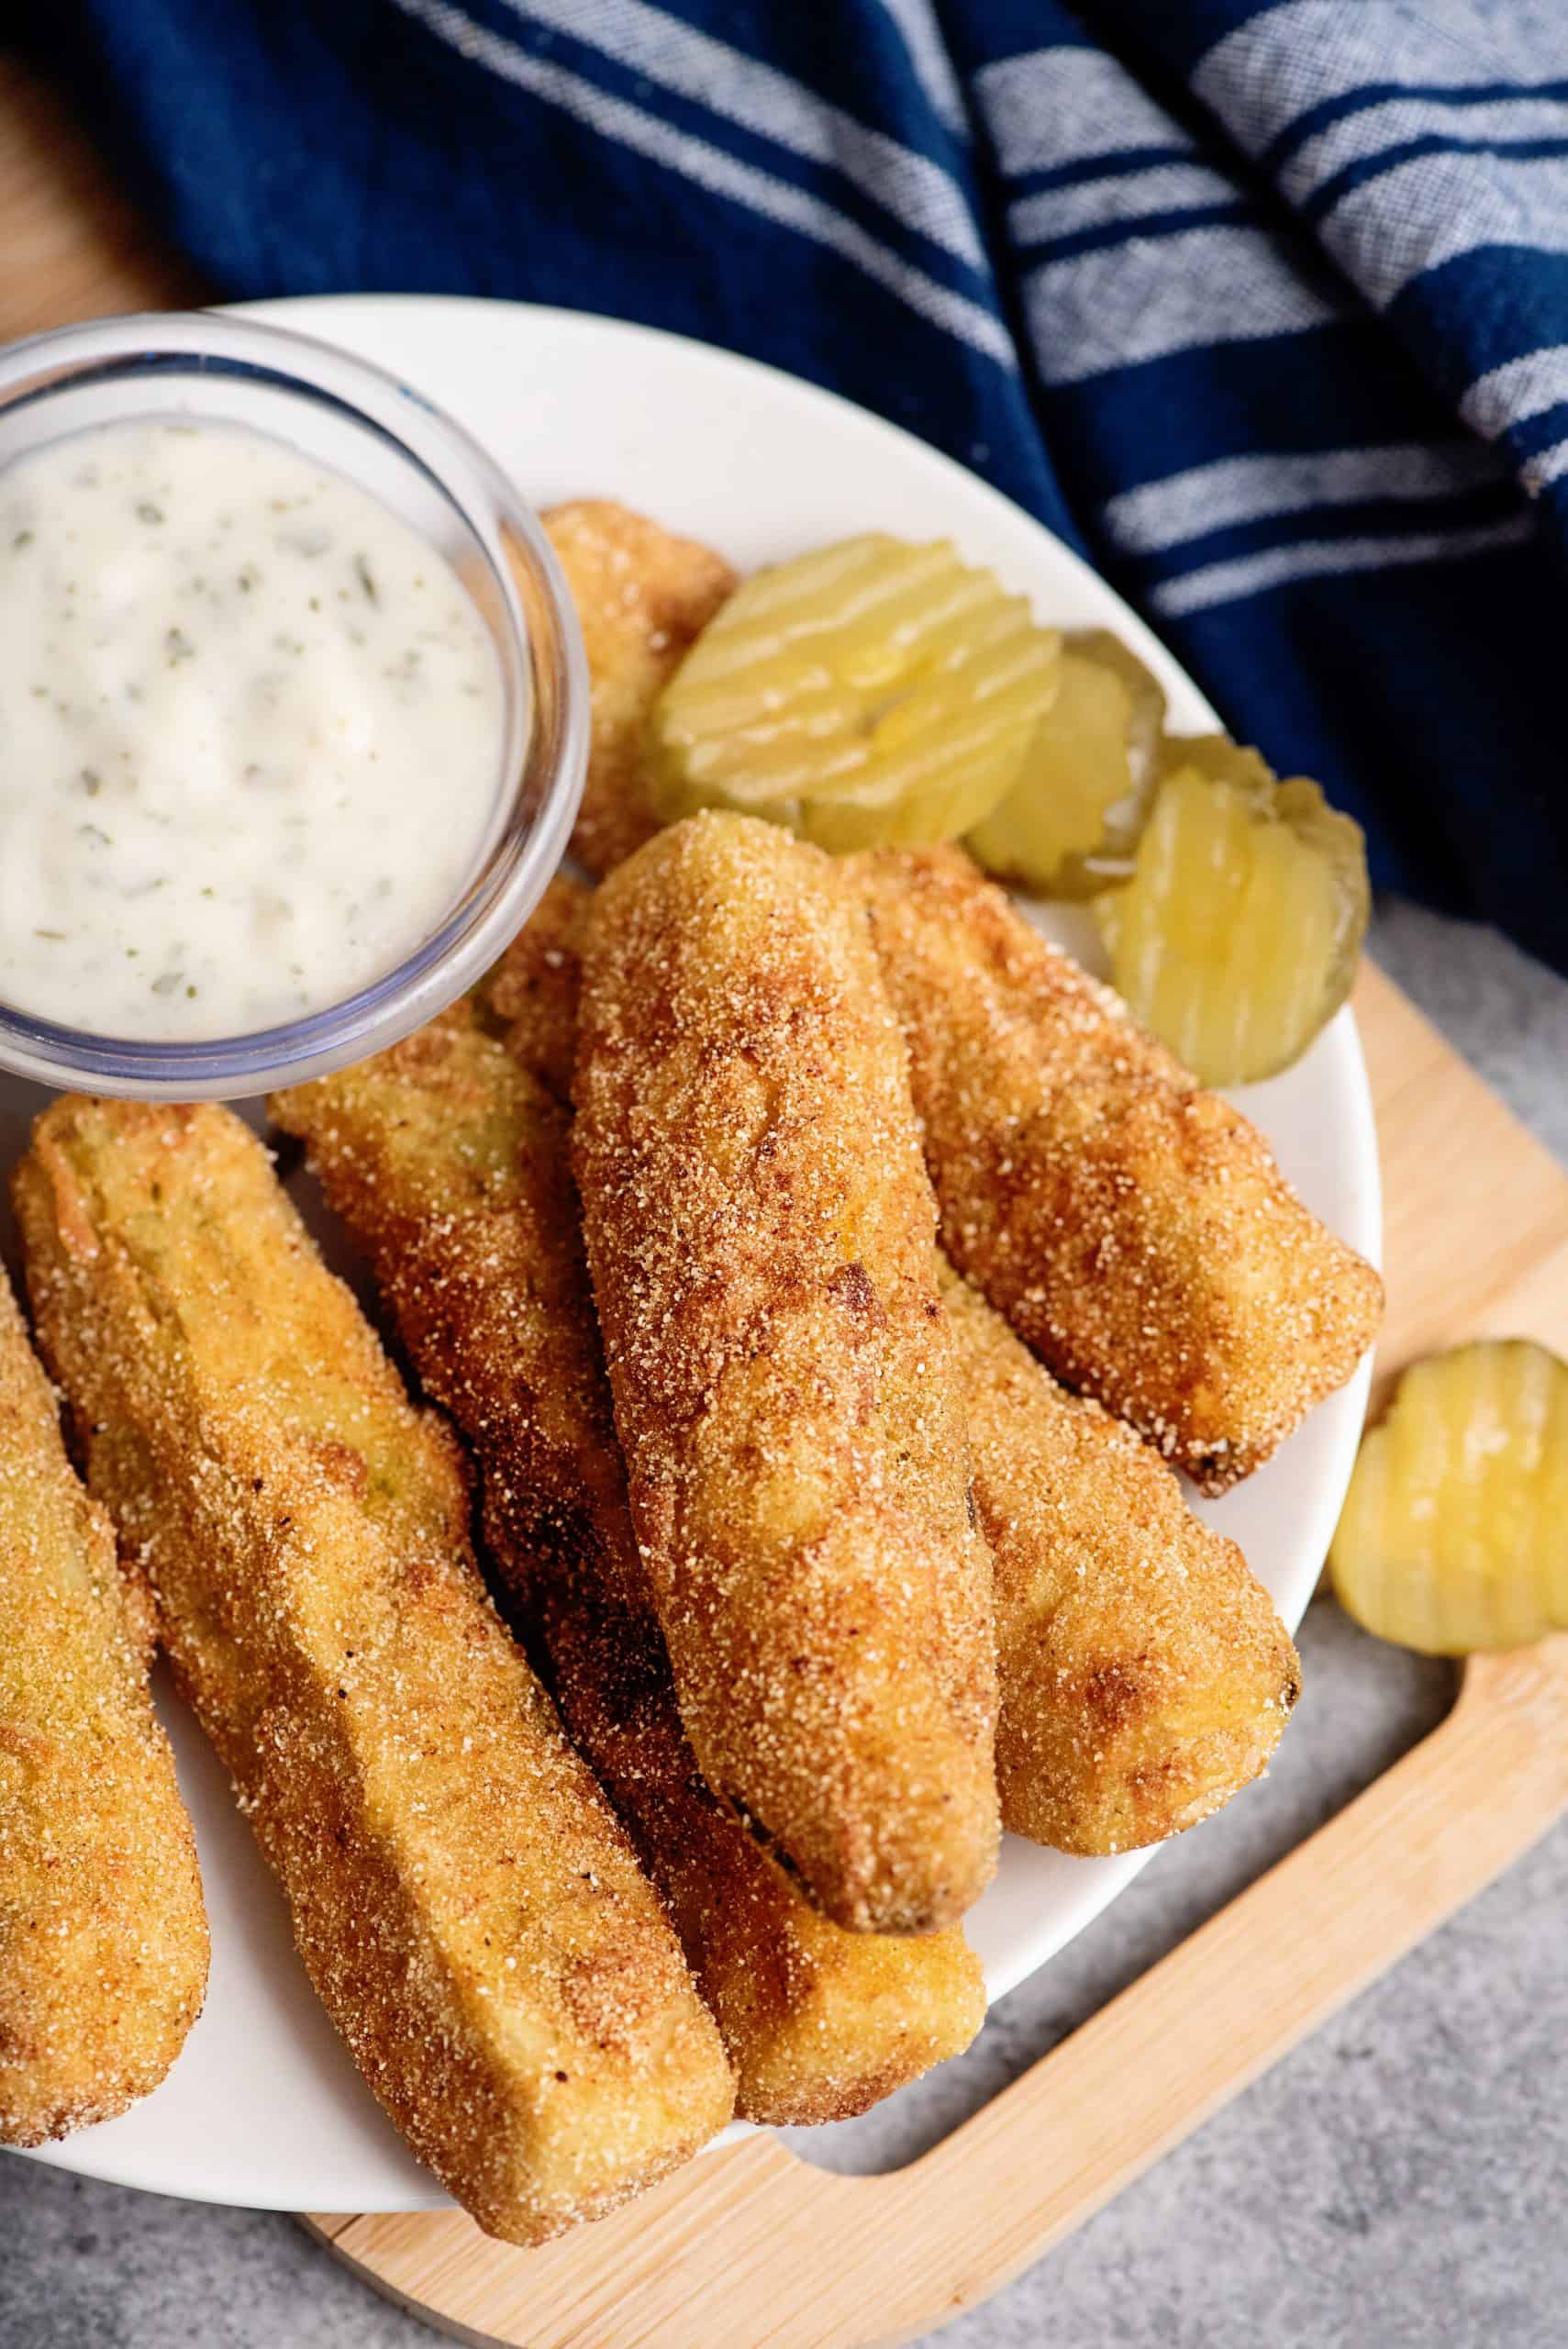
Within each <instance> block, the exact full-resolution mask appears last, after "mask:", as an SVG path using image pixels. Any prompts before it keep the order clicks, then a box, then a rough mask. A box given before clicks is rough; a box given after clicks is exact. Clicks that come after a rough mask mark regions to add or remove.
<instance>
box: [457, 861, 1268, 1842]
mask: <svg viewBox="0 0 1568 2349" xmlns="http://www.w3.org/2000/svg"><path fill="white" fill-rule="evenodd" d="M557 886H558V888H559V891H560V895H559V896H558V897H557V899H556V902H555V904H554V905H553V906H552V907H551V908H550V916H549V918H548V919H545V920H543V921H542V922H541V920H540V917H539V916H538V915H536V916H535V918H534V921H533V922H530V923H529V925H528V929H527V930H524V931H523V932H522V934H521V936H520V937H519V938H518V940H517V942H516V945H515V946H514V947H513V948H512V950H511V953H510V955H509V956H508V959H507V963H506V964H503V965H501V966H498V969H497V971H496V973H495V974H494V997H493V1008H494V1010H495V1011H499V1009H500V1008H501V1003H502V1001H503V1000H505V1002H506V1005H507V1006H508V1008H514V1009H515V1008H517V1006H518V1005H519V1004H522V1005H526V1007H527V1016H526V1017H522V1018H517V1019H514V1020H513V1021H512V1022H511V1023H510V1024H509V1025H508V1026H507V1028H506V1042H507V1047H508V1049H509V1050H510V1051H511V1052H514V1053H515V1054H517V1055H518V1056H520V1057H521V1058H522V1059H523V1061H524V1063H525V1065H528V1064H529V1062H530V1056H533V1065H534V1067H535V1070H536V1073H537V1074H539V1077H540V1079H541V1081H543V1082H545V1083H547V1084H550V1083H553V1082H554V1078H555V1072H557V1071H558V1070H559V1069H560V1068H562V1066H564V1065H565V1064H566V1063H568V1062H569V1061H570V1059H571V1056H572V1050H573V1032H574V1027H575V1020H576V1000H577V994H578V989H579V985H580V983H581V970H580V964H579V959H578V957H579V952H580V947H581V941H582V938H583V935H584V930H585V926H586V919H587V913H588V908H589V907H590V906H591V905H592V903H593V892H592V890H591V889H589V888H587V887H586V886H585V885H584V884H582V883H581V882H574V881H571V880H568V879H566V878H564V877H562V880H561V881H560V882H559V884H558V885H557ZM536 924H539V936H538V937H534V936H531V935H530V933H531V932H532V931H533V930H534V929H535V925H536ZM536 972H537V973H538V974H539V976H538V978H537V980H536V977H535V975H534V974H535V973H536ZM503 978H505V979H506V982H507V984H506V988H505V991H504V990H503V985H502V981H503ZM482 992H483V991H482ZM938 1278H939V1282H940V1287H941V1293H942V1297H943V1300H944V1302H945V1303H946V1305H947V1308H948V1311H949V1316H950V1319H951V1324H952V1329H953V1335H954V1338H955V1340H956V1341H957V1348H958V1366H959V1373H960V1376H961V1378H962V1386H963V1398H964V1405H965V1409H966V1412H967V1415H968V1420H969V1431H970V1446H971V1454H972V1459H973V1471H974V1496H975V1501H976V1505H977V1507H978V1509H979V1513H980V1522H981V1526H982V1529H983V1531H984V1533H985V1535H986V1537H987V1539H988V1540H989V1542H990V1543H991V1549H992V1558H993V1563H994V1566H995V1609H996V1664H997V1681H998V1687H999V1694H1000V1700H1001V1704H1000V1711H999V1714H998V1718H997V1725H996V1776H997V1781H998V1785H999V1787H1000V1790H1001V1797H1002V1822H1003V1825H1004V1826H1006V1827H1010V1828H1011V1829H1012V1830H1013V1831H1014V1832H1015V1833H1016V1834H1019V1835H1027V1836H1028V1837H1029V1838H1030V1840H1031V1841H1033V1842H1042V1843H1051V1844H1054V1845H1055V1846H1056V1847H1057V1848H1058V1849H1060V1850H1062V1851H1068V1852H1082V1853H1096V1852H1099V1853H1103V1852H1112V1851H1128V1850H1130V1849H1132V1848H1133V1847H1135V1846H1137V1845H1140V1844H1143V1843H1151V1842H1159V1841H1161V1840H1162V1838H1163V1837H1165V1836H1167V1835H1173V1834H1174V1833H1176V1832H1177V1831H1178V1830H1179V1829H1181V1828H1183V1827H1186V1826H1191V1825H1192V1824H1193V1823H1194V1822H1195V1820H1198V1819H1200V1818H1204V1817H1206V1816H1207V1814H1208V1813H1209V1812H1210V1811H1212V1810H1215V1809H1218V1808H1219V1806H1220V1805H1221V1804H1222V1803H1224V1802H1227V1801H1228V1800H1229V1798H1230V1796H1231V1795H1232V1794H1234V1793H1236V1792H1237V1791H1238V1790H1239V1789H1240V1787H1243V1786H1245V1785H1247V1784H1248V1783H1249V1782H1250V1781H1251V1779H1252V1778H1253V1777H1254V1776H1256V1775H1257V1773H1258V1772H1259V1771H1260V1770H1261V1769H1262V1766H1263V1765H1264V1763H1265V1762H1266V1761H1267V1759H1268V1756H1269V1753H1271V1751H1272V1750H1273V1746H1274V1744H1275V1742H1277V1740H1278V1738H1279V1734H1280V1731H1281V1730H1282V1729H1283V1727H1284V1721H1285V1719H1286V1716H1287V1715H1288V1713H1289V1711H1290V1709H1291V1706H1292V1704H1293V1703H1294V1701H1295V1698H1296V1693H1297V1687H1298V1678H1299V1673H1298V1666H1297V1663H1296V1653H1295V1650H1294V1649H1293V1647H1292V1645H1291V1642H1290V1640H1289V1638H1288V1636H1287V1634H1286V1632H1285V1630H1284V1625H1283V1624H1282V1623H1281V1622H1280V1621H1279V1620H1278V1619H1277V1617H1276V1616H1275V1614H1274V1611H1273V1602H1272V1601H1271V1600H1270V1598H1268V1595H1267V1593H1266V1592H1265V1591H1264V1590H1263V1589H1262V1586H1260V1585H1259V1584H1258V1583H1257V1582H1256V1581H1255V1580H1254V1579H1253V1577H1252V1575H1251V1573H1250V1572H1249V1571H1248V1568H1247V1565H1246V1562H1245V1560H1244V1559H1243V1558H1242V1556H1241V1553H1240V1551H1239V1550H1238V1549H1237V1547H1236V1545H1235V1543H1234V1542H1229V1541H1227V1540H1226V1539H1225V1538H1224V1537H1223V1536H1221V1535H1220V1534H1218V1533H1214V1532H1211V1531H1209V1529H1208V1528H1207V1526H1205V1525H1204V1524H1203V1523H1202V1521H1201V1520H1199V1519H1197V1518H1195V1517H1194V1516H1193V1515H1192V1513H1191V1511H1190V1510H1189V1509H1188V1508H1187V1506H1186V1503H1185V1500H1184V1497H1183V1493H1182V1487H1181V1486H1180V1484H1179V1482H1178V1481H1177V1479H1176V1477H1175V1476H1174V1475H1173V1473H1172V1471H1171V1470H1170V1469H1169V1468H1167V1467H1166V1466H1165V1464H1163V1462H1162V1460H1161V1459H1160V1458H1159V1456H1158V1454H1157V1453H1154V1452H1153V1451H1152V1450H1151V1447H1150V1446H1149V1445H1147V1444H1145V1443H1143V1442H1140V1439H1139V1438H1138V1437H1137V1436H1136V1435H1135V1434H1134V1433H1133V1431H1132V1430H1131V1429H1130V1428H1129V1427H1126V1426H1125V1425H1124V1424H1123V1423H1122V1421H1121V1420H1120V1419H1113V1418H1112V1417H1111V1416H1110V1414H1109V1413H1108V1412H1107V1411H1105V1410H1103V1409H1102V1408H1100V1406H1099V1405H1098V1404H1097V1403H1094V1402H1092V1401H1090V1400H1089V1398H1088V1397H1077V1396H1071V1395H1069V1394H1068V1393H1067V1391H1066V1389H1065V1388H1063V1387H1062V1386H1058V1385H1057V1383H1056V1381H1055V1380H1054V1379H1053V1378H1052V1377H1051V1374H1050V1372H1049V1371H1048V1370H1046V1369H1045V1367H1044V1366H1043V1364H1040V1363H1039V1362H1037V1361H1036V1360H1035V1358H1034V1356H1033V1355H1032V1354H1031V1353H1029V1350H1028V1348H1027V1347H1026V1346H1025V1345H1024V1344H1023V1343H1022V1342H1021V1341H1020V1340H1018V1338H1016V1337H1014V1335H1013V1333H1012V1331H1011V1330H1009V1329H1008V1327H1007V1325H1006V1322H1005V1321H1004V1320H1003V1319H1002V1318H1001V1316H1000V1314H998V1313H995V1312H994V1311H993V1309H992V1308H991V1307H989V1306H988V1305H987V1304H986V1303H985V1302H984V1299H983V1298H982V1297H981V1296H980V1295H979V1292H978V1291H977V1290H975V1289H974V1288H973V1287H971V1286H970V1285H969V1283H968V1282H967V1281H965V1280H963V1279H962V1277H961V1275H959V1274H957V1273H955V1272H954V1271H953V1269H952V1267H951V1265H950V1264H948V1263H947V1262H946V1260H945V1259H941V1260H940V1262H939V1267H938Z"/></svg>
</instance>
